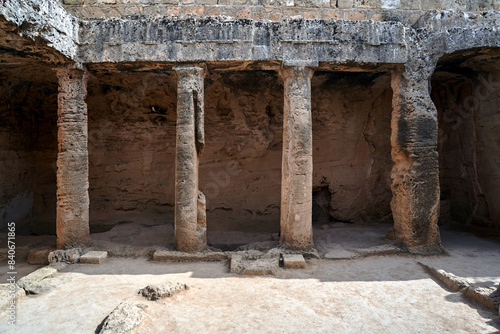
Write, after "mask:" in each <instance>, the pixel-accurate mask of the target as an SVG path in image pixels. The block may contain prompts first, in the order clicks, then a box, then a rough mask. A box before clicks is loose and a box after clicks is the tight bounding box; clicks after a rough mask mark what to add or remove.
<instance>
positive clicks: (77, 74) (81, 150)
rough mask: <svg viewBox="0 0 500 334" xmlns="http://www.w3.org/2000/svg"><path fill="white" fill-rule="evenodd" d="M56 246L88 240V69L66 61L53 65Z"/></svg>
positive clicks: (74, 244) (72, 244) (87, 242)
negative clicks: (56, 80)
mask: <svg viewBox="0 0 500 334" xmlns="http://www.w3.org/2000/svg"><path fill="white" fill-rule="evenodd" d="M56 73H57V77H58V78H59V96H58V99H57V103H58V109H57V127H58V132H57V137H58V142H59V143H58V149H59V152H58V154H57V210H56V216H57V248H72V247H76V246H83V245H88V244H90V232H89V192H88V189H89V162H88V150H87V104H86V103H85V97H86V95H87V72H86V71H85V69H81V68H77V67H76V66H75V65H69V66H65V67H61V68H58V69H56Z"/></svg>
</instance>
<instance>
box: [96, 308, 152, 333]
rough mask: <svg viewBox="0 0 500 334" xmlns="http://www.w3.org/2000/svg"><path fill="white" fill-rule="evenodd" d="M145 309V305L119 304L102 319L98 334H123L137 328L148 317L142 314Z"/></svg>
mask: <svg viewBox="0 0 500 334" xmlns="http://www.w3.org/2000/svg"><path fill="white" fill-rule="evenodd" d="M147 307H148V306H147V305H144V304H141V303H134V302H129V301H125V302H122V303H120V305H118V306H117V307H116V308H115V309H114V310H113V311H112V312H111V313H110V314H109V315H108V316H107V317H106V319H104V322H103V325H102V329H101V331H100V332H99V334H118V333H125V332H128V331H129V330H131V329H133V328H135V327H137V326H139V324H140V323H141V322H142V321H143V320H144V319H146V318H147V317H149V315H148V314H147V313H146V312H144V309H146V308H147Z"/></svg>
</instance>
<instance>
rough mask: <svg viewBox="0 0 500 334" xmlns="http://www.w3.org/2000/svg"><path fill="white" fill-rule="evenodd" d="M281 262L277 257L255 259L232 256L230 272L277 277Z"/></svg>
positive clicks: (237, 255) (247, 256)
mask: <svg viewBox="0 0 500 334" xmlns="http://www.w3.org/2000/svg"><path fill="white" fill-rule="evenodd" d="M278 267H279V260H278V257H277V256H270V257H265V258H254V257H252V256H249V255H248V254H247V255H246V256H242V255H240V254H233V255H232V256H231V265H230V269H229V270H230V272H232V273H234V274H242V275H276V273H277V272H278Z"/></svg>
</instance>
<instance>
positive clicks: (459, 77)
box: [433, 56, 500, 227]
mask: <svg viewBox="0 0 500 334" xmlns="http://www.w3.org/2000/svg"><path fill="white" fill-rule="evenodd" d="M483 58H484V56H483ZM464 60H465V65H460V66H457V65H455V66H450V65H449V66H447V67H446V68H444V69H441V70H438V71H437V72H436V73H435V75H434V76H433V100H434V102H435V104H436V107H437V108H438V112H439V126H440V133H439V135H440V137H439V154H440V183H441V200H442V201H445V202H447V203H446V205H445V209H447V208H448V207H449V212H443V213H444V214H448V215H451V218H453V219H454V220H455V221H457V222H460V223H467V224H471V223H472V224H477V225H482V226H490V227H491V226H496V227H500V224H499V222H500V206H499V204H498V198H499V196H500V190H499V189H500V173H499V170H498V154H499V153H500V137H499V130H498V126H499V121H500V98H499V96H500V68H499V67H498V63H495V61H491V60H490V61H484V59H483V61H481V59H479V60H476V59H475V58H472V59H470V60H468V61H467V57H463V58H462V60H461V61H464ZM448 203H449V205H448Z"/></svg>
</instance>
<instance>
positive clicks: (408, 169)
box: [391, 64, 443, 253]
mask: <svg viewBox="0 0 500 334" xmlns="http://www.w3.org/2000/svg"><path fill="white" fill-rule="evenodd" d="M429 67H431V68H429ZM426 69H428V70H426ZM432 72H433V67H432V66H429V65H424V64H420V66H416V67H415V68H412V67H411V66H410V65H407V66H405V67H404V68H402V69H400V70H396V71H393V72H392V90H393V102H392V106H393V111H392V121H391V128H392V134H391V145H392V152H391V155H392V160H393V161H394V167H393V169H392V175H391V176H392V186H391V188H392V201H391V208H392V214H393V218H394V234H395V237H396V240H397V241H398V242H400V243H402V244H403V245H405V246H406V247H407V248H408V249H409V250H410V251H412V250H413V251H415V252H424V253H428V252H430V253H436V252H442V251H443V249H442V246H441V240H440V236H439V229H438V217H439V200H440V190H439V161H438V152H437V140H438V119H437V110H436V107H435V106H434V103H433V102H432V100H431V97H430V95H429V91H430V87H429V78H430V75H431V74H432Z"/></svg>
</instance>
